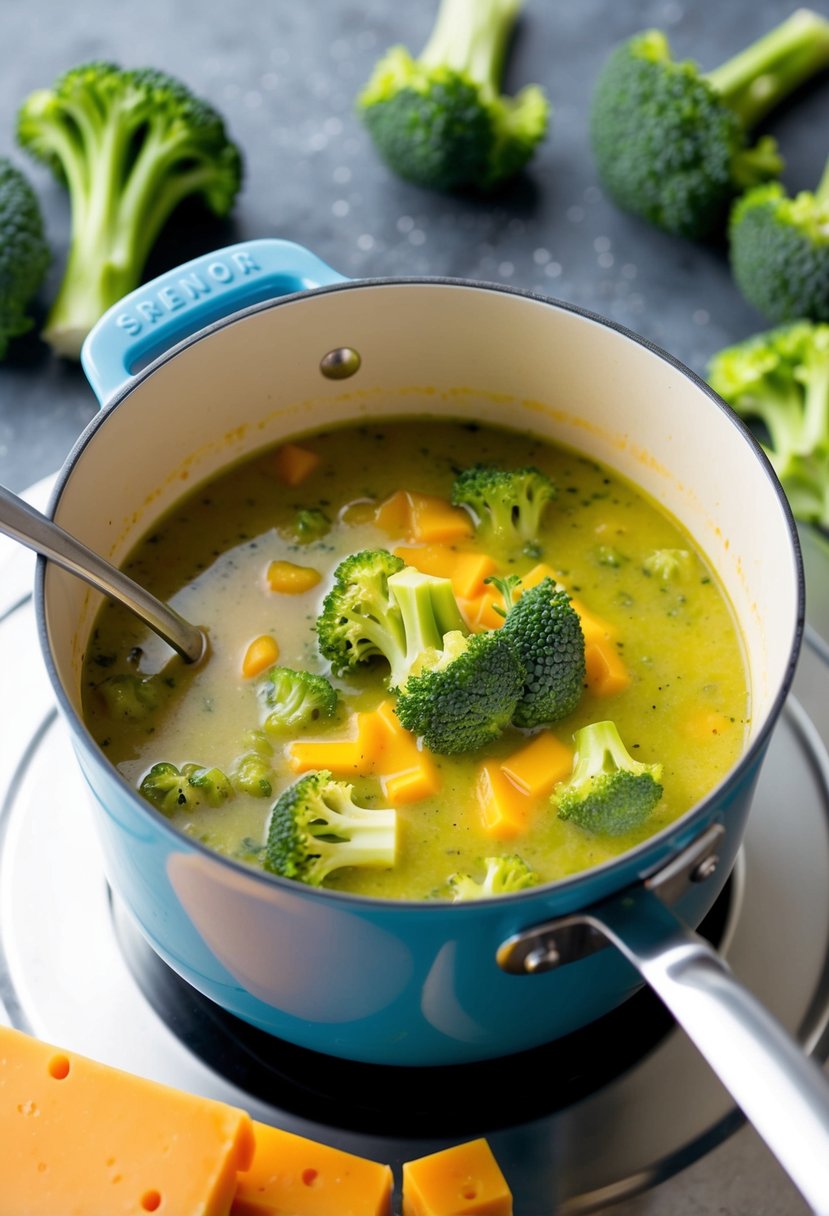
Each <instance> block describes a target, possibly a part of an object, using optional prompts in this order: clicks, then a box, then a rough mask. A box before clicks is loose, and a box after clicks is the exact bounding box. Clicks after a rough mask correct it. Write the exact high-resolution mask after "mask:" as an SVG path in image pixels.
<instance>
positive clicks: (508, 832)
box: [475, 760, 532, 840]
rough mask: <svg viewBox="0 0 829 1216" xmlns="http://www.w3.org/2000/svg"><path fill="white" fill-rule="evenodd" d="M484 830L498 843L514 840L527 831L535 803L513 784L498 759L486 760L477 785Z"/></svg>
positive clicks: (476, 789) (476, 790)
mask: <svg viewBox="0 0 829 1216" xmlns="http://www.w3.org/2000/svg"><path fill="white" fill-rule="evenodd" d="M475 793H476V796H477V799H478V810H479V813H480V816H481V823H482V825H483V827H484V830H485V831H486V832H488V833H489V835H490V836H492V837H494V838H495V839H496V840H511V839H512V838H513V837H515V836H520V835H521V833H522V832H524V831H525V830H526V828H527V825H528V821H529V813H530V809H531V807H532V800H531V799H530V798H528V797H527V795H526V794H524V793H522V792H521V790H519V789H518V787H517V786H515V785H513V783H512V782H511V781H510V779H509V777H507V775H506V774H505V773H504V771H503V769H502V768H501V765H500V762H499V761H497V760H484V762H483V763H482V764H481V766H480V767H479V769H478V778H477V781H476V784H475Z"/></svg>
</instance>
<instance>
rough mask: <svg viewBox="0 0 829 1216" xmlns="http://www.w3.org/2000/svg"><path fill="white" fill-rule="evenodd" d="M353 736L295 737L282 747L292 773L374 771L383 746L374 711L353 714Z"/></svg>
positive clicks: (359, 773)
mask: <svg viewBox="0 0 829 1216" xmlns="http://www.w3.org/2000/svg"><path fill="white" fill-rule="evenodd" d="M354 717H355V720H356V722H355V724H356V735H355V738H353V739H295V740H294V741H293V742H292V743H289V744H288V746H287V747H286V748H285V755H286V756H287V758H288V763H289V764H290V766H291V768H292V769H293V770H294V772H295V773H307V772H310V771H312V770H314V769H321V768H322V769H328V770H329V771H330V772H332V773H333V774H334V776H335V777H347V776H357V777H365V776H368V774H369V773H373V772H374V770H375V766H376V764H377V759H378V756H379V754H380V749H381V747H382V730H381V727H380V723H379V722H378V721H377V718H376V716H375V715H374V714H371V713H358V714H355V715H354Z"/></svg>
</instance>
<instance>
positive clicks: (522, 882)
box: [448, 853, 540, 903]
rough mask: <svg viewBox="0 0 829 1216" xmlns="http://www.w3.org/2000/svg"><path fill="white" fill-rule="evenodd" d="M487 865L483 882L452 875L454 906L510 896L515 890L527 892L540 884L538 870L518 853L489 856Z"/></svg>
mask: <svg viewBox="0 0 829 1216" xmlns="http://www.w3.org/2000/svg"><path fill="white" fill-rule="evenodd" d="M484 866H485V867H486V872H485V874H484V876H483V878H482V880H481V881H480V882H478V881H477V880H476V879H474V878H472V876H471V875H470V874H450V875H449V880H448V881H449V889H450V890H451V892H452V902H453V903H462V902H466V901H467V900H471V899H486V898H487V897H488V896H490V895H509V894H510V892H511V891H523V890H525V889H526V888H527V887H535V886H537V885H538V883H539V882H540V879H539V877H538V875H537V874H536V873H535V871H534V870H532V869H530V867H529V866H528V865H527V863H526V861H524V859H523V857H519V856H518V854H517V853H513V854H511V855H510V856H508V857H485V858H484Z"/></svg>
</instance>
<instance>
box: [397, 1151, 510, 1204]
mask: <svg viewBox="0 0 829 1216" xmlns="http://www.w3.org/2000/svg"><path fill="white" fill-rule="evenodd" d="M403 1216H512V1193H511V1192H510V1189H509V1186H508V1185H507V1180H506V1178H505V1177H504V1175H503V1173H502V1172H501V1168H500V1166H499V1165H498V1162H497V1161H496V1160H495V1157H494V1155H493V1152H492V1149H491V1148H490V1147H489V1145H488V1143H487V1142H486V1140H483V1139H481V1140H471V1141H470V1142H469V1143H468V1144H457V1145H455V1146H454V1148H447V1149H444V1150H443V1151H442V1152H439V1153H432V1154H431V1155H430V1156H428V1157H420V1158H418V1160H417V1161H406V1162H404V1164H403Z"/></svg>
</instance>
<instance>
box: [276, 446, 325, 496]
mask: <svg viewBox="0 0 829 1216" xmlns="http://www.w3.org/2000/svg"><path fill="white" fill-rule="evenodd" d="M319 462H320V458H319V456H318V455H317V453H316V452H310V451H309V450H308V448H301V447H299V446H298V444H296V443H285V444H283V445H282V447H281V448H277V450H276V452H274V455H273V460H272V468H273V471H274V472H275V473H276V475H277V477H278V478H279V480H280V481H283V482H284V483H285V485H286V486H298V485H300V484H301V483H302V482H303V481H305V479H306V478H307V477H310V476H311V474H312V473H313V471H314V469H315V468H316V467H317V465H318V464H319Z"/></svg>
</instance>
